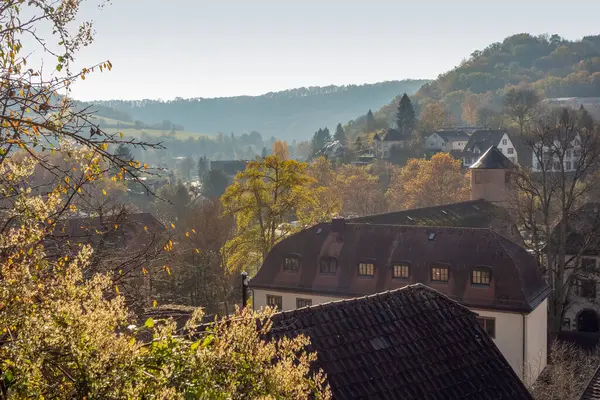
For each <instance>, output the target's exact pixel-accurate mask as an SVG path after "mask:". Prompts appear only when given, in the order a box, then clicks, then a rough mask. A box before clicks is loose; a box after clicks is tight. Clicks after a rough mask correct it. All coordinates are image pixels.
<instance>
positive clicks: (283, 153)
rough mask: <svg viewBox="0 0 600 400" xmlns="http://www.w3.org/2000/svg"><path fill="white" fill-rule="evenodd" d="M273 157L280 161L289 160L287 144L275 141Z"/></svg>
mask: <svg viewBox="0 0 600 400" xmlns="http://www.w3.org/2000/svg"><path fill="white" fill-rule="evenodd" d="M273 155H275V156H277V157H279V158H280V159H282V160H289V158H290V151H289V150H288V144H287V142H285V141H283V140H277V141H275V143H273Z"/></svg>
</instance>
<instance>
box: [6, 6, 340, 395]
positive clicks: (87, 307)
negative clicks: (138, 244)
mask: <svg viewBox="0 0 600 400" xmlns="http://www.w3.org/2000/svg"><path fill="white" fill-rule="evenodd" d="M80 6H81V2H80V1H77V0H73V1H63V2H54V1H46V0H39V1H33V2H23V1H19V0H7V1H4V2H3V3H2V5H0V26H2V32H1V35H0V49H2V51H0V72H1V73H0V82H1V84H0V103H2V107H0V109H1V110H2V111H1V112H2V114H0V115H1V117H0V205H1V208H2V212H1V213H0V220H1V222H2V223H1V225H0V226H1V227H0V273H1V276H2V279H0V305H1V306H0V332H2V340H1V341H0V375H1V379H0V397H1V398H2V399H21V398H55V399H73V398H89V399H91V398H97V399H99V398H103V399H121V398H132V399H133V398H160V399H176V398H214V397H217V396H223V397H225V398H261V397H262V398H291V399H294V398H295V399H305V398H313V397H316V398H328V397H329V394H328V391H327V388H326V387H325V386H324V381H323V376H322V374H320V373H317V374H314V373H313V372H311V370H310V365H311V362H312V361H313V360H314V359H315V355H314V354H310V353H307V352H306V346H307V344H308V341H307V339H306V338H304V337H299V338H296V339H283V340H277V341H273V342H267V341H266V339H265V337H266V335H267V334H268V332H269V329H270V323H269V314H268V313H269V311H267V314H253V313H252V312H251V311H250V310H249V309H245V310H240V312H239V313H238V318H237V319H230V320H227V321H222V322H218V323H216V324H214V325H212V326H209V327H200V328H198V325H199V324H200V322H201V321H202V312H201V311H198V312H196V313H194V315H193V318H192V319H191V320H190V323H189V324H188V326H187V327H186V328H187V329H186V331H185V332H177V331H176V328H175V326H174V324H173V323H172V322H168V321H154V320H147V321H146V322H145V323H144V324H143V325H142V326H138V325H139V324H138V323H137V321H135V319H133V318H132V313H131V311H130V310H129V309H128V308H127V307H126V305H125V299H124V297H123V296H122V295H121V292H120V288H119V285H118V284H115V275H116V274H113V273H110V274H102V273H100V274H98V273H96V274H90V275H89V276H86V275H87V271H88V268H89V266H90V259H91V257H93V249H92V248H91V247H90V245H88V244H85V245H84V244H81V246H77V247H78V251H77V252H75V254H72V255H71V254H52V255H50V253H48V250H49V249H48V248H47V244H48V243H47V238H48V235H49V233H50V232H53V231H54V230H55V229H56V228H57V226H58V223H59V222H60V223H62V222H63V221H65V220H68V219H70V218H69V217H70V216H72V215H74V214H75V213H76V212H77V210H76V209H74V207H76V204H75V203H74V201H73V199H75V198H76V197H77V196H79V195H80V194H81V192H83V190H84V189H85V188H86V187H89V186H90V185H94V184H96V183H97V182H98V181H101V180H104V179H109V180H110V181H111V182H116V181H122V180H123V179H124V177H129V178H130V179H134V180H135V179H137V178H138V177H139V176H140V175H141V174H142V173H144V171H145V170H146V168H145V166H143V165H140V164H139V163H137V162H135V161H132V160H124V159H121V158H119V157H117V156H115V155H114V154H111V153H110V152H109V151H108V149H109V145H119V144H127V145H129V146H133V147H135V146H142V147H148V146H149V145H148V144H145V143H143V142H138V141H134V140H123V139H121V138H120V135H118V134H117V135H112V134H107V133H105V132H103V131H101V130H100V129H99V128H98V127H97V126H96V125H94V122H93V121H94V119H93V118H91V116H90V115H89V114H87V113H86V112H85V111H78V108H77V107H76V105H75V104H74V103H73V102H72V101H71V100H70V99H69V97H68V94H69V93H70V87H71V85H72V83H73V82H75V81H76V80H77V81H81V80H84V78H85V76H86V75H88V74H89V73H91V72H92V69H94V70H95V71H100V70H104V69H110V68H111V65H110V63H108V62H105V63H101V64H99V65H95V66H89V67H86V68H83V69H82V70H75V67H74V63H73V61H74V57H75V54H76V52H77V50H79V49H81V48H83V47H85V46H87V45H89V44H90V43H91V41H92V38H93V30H92V26H91V24H90V23H89V22H85V21H84V22H81V19H80V16H78V14H77V12H78V10H79V8H80ZM40 24H41V25H42V26H40ZM44 24H45V25H44ZM41 27H43V28H44V29H36V28H41ZM46 28H48V29H46ZM44 32H45V33H47V34H46V35H45V36H40V35H43V34H44ZM36 44H39V47H40V48H41V51H42V52H44V51H46V55H47V56H48V57H54V58H52V60H47V62H46V63H45V65H48V61H51V64H52V68H50V69H51V70H52V72H51V73H50V74H51V75H48V73H47V69H39V70H34V69H33V68H31V67H26V58H27V57H29V56H30V55H31V54H35V51H34V50H35V49H33V47H35V45H36ZM25 45H27V46H31V48H30V47H27V49H26V48H25ZM51 49H52V50H51ZM58 92H60V93H61V95H62V96H61V97H59V96H58ZM17 149H19V150H21V151H22V152H21V153H17V152H16V150H17ZM49 149H52V150H53V151H51V152H50V153H60V154H62V155H63V157H65V158H66V159H67V160H68V163H64V164H63V163H54V162H53V161H52V158H51V157H47V153H48V151H47V150H49ZM111 165H115V166H117V167H118V170H117V171H116V173H115V174H111V173H110V171H109V167H110V166H111ZM36 167H38V168H43V169H45V170H46V171H48V172H50V173H51V174H53V175H54V177H55V179H54V180H53V181H52V182H51V184H49V185H44V186H45V187H44V190H43V191H40V190H38V188H36V187H31V186H30V182H31V181H32V180H33V179H34V173H35V171H36ZM137 180H138V181H139V183H140V184H142V185H143V181H142V180H140V179H137ZM148 190H149V192H150V188H148ZM115 229H116V228H115ZM84 272H86V274H84ZM257 320H258V321H257ZM257 322H258V324H257ZM144 337H146V338H148V339H150V338H151V339H152V340H151V341H149V340H148V341H147V342H145V341H144Z"/></svg>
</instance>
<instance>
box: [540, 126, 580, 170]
mask: <svg viewBox="0 0 600 400" xmlns="http://www.w3.org/2000/svg"><path fill="white" fill-rule="evenodd" d="M565 147H566V148H563V146H561V143H560V142H559V141H558V140H557V141H554V143H553V144H552V145H547V144H543V143H541V142H539V143H536V144H535V146H534V148H533V151H532V160H531V170H532V171H533V172H540V171H546V172H551V171H561V170H564V171H566V172H571V171H575V170H576V169H577V168H578V165H579V160H580V159H581V151H582V148H581V136H580V135H579V134H578V133H577V134H575V135H573V140H570V141H569V144H568V146H565ZM561 158H562V162H563V166H562V167H563V168H564V169H563V168H561V165H560V164H561V161H560V160H561Z"/></svg>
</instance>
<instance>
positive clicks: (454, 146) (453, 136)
mask: <svg viewBox="0 0 600 400" xmlns="http://www.w3.org/2000/svg"><path fill="white" fill-rule="evenodd" d="M468 141H469V135H468V134H467V133H466V132H465V131H461V130H458V131H457V130H441V131H436V132H433V133H432V134H431V135H429V136H428V137H427V139H425V151H427V152H428V153H437V152H447V153H450V152H457V151H458V152H460V151H463V150H464V148H465V146H466V145H467V142H468Z"/></svg>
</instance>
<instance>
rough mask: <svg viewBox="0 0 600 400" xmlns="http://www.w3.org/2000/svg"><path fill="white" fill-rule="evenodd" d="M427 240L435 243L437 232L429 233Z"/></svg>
mask: <svg viewBox="0 0 600 400" xmlns="http://www.w3.org/2000/svg"><path fill="white" fill-rule="evenodd" d="M427 240H429V241H430V242H433V241H434V240H435V232H427Z"/></svg>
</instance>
